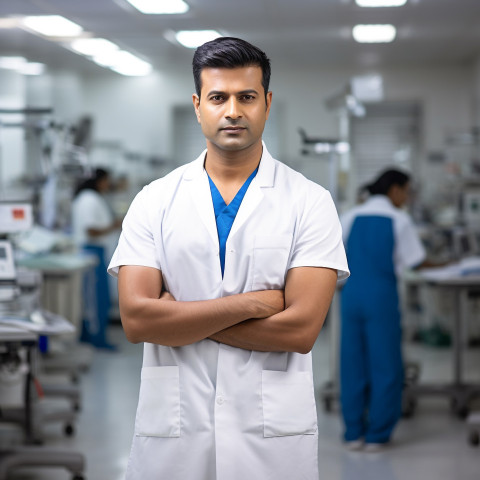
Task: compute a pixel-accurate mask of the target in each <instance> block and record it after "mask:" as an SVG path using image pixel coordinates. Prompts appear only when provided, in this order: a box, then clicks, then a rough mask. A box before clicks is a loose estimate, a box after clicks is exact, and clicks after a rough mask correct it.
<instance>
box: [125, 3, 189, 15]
mask: <svg viewBox="0 0 480 480" xmlns="http://www.w3.org/2000/svg"><path fill="white" fill-rule="evenodd" d="M127 2H128V3H130V5H132V6H133V7H135V8H136V9H137V10H139V11H140V12H142V13H145V14H147V15H170V14H175V13H176V14H181V13H186V12H188V10H189V9H190V7H189V6H188V4H187V3H185V2H184V1H183V0H127Z"/></svg>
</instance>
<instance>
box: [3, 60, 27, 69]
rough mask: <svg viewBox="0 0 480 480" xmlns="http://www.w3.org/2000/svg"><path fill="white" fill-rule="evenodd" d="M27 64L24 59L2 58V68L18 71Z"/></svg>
mask: <svg viewBox="0 0 480 480" xmlns="http://www.w3.org/2000/svg"><path fill="white" fill-rule="evenodd" d="M26 63H27V59H26V58H24V57H0V68H4V69H6V70H18V69H19V68H21V67H22V66H23V65H25V64H26Z"/></svg>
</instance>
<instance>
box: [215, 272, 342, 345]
mask: <svg viewBox="0 0 480 480" xmlns="http://www.w3.org/2000/svg"><path fill="white" fill-rule="evenodd" d="M336 280H337V272H336V271H335V270H331V269H327V268H311V267H302V268H293V269H291V270H289V272H288V274H287V280H286V287H285V304H286V308H285V310H283V311H281V312H279V313H277V314H274V315H272V316H270V317H267V318H263V319H257V320H247V321H245V322H242V323H240V324H237V325H234V326H232V327H229V328H227V329H225V330H222V331H221V332H218V333H215V334H214V335H212V336H211V337H210V338H211V339H212V340H216V341H217V342H220V343H224V344H226V345H230V346H232V347H238V348H243V349H246V350H257V351H266V352H298V353H308V352H309V351H310V350H311V349H312V348H313V345H314V343H315V340H316V338H317V336H318V334H319V332H320V330H321V328H322V326H323V323H324V321H325V317H326V315H327V312H328V308H329V306H330V303H331V301H332V297H333V293H334V290H335V285H336Z"/></svg>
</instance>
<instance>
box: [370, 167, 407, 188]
mask: <svg viewBox="0 0 480 480" xmlns="http://www.w3.org/2000/svg"><path fill="white" fill-rule="evenodd" d="M409 181H410V175H408V173H405V172H401V171H400V170H396V169H394V168H390V169H388V170H385V171H384V172H383V173H382V174H380V176H379V177H378V178H377V179H376V180H375V181H374V182H373V183H371V184H370V185H367V187H366V188H367V190H368V191H369V192H370V194H371V195H387V194H388V191H389V190H390V188H391V187H392V186H393V185H398V186H400V187H403V186H404V185H405V184H407V183H408V182H409Z"/></svg>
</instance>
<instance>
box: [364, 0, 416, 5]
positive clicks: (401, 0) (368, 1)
mask: <svg viewBox="0 0 480 480" xmlns="http://www.w3.org/2000/svg"><path fill="white" fill-rule="evenodd" d="M355 2H356V3H357V5H358V6H359V7H401V6H403V5H405V4H406V3H407V0H355Z"/></svg>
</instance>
